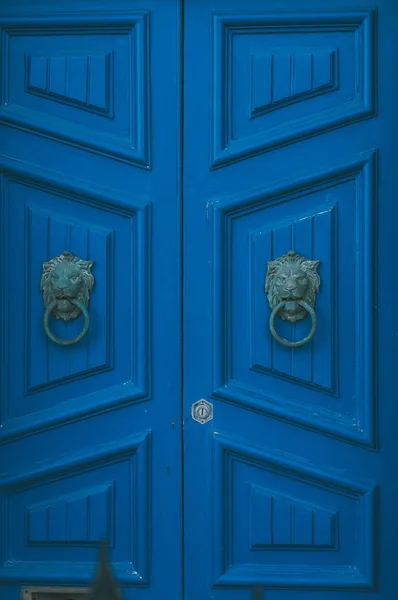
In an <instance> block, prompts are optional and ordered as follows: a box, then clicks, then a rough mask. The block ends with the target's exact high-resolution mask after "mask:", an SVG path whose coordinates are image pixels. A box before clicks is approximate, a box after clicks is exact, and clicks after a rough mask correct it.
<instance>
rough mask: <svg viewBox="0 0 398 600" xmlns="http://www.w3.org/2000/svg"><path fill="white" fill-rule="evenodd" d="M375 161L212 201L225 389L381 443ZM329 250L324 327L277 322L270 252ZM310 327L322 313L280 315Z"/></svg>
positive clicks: (283, 413)
mask: <svg viewBox="0 0 398 600" xmlns="http://www.w3.org/2000/svg"><path fill="white" fill-rule="evenodd" d="M374 168H375V160H374V157H373V155H369V156H368V157H367V158H365V159H364V160H362V159H361V160H359V161H358V162H357V163H352V164H349V165H341V166H336V167H333V168H331V169H330V170H329V171H325V172H324V173H319V174H318V175H316V174H315V175H313V176H309V177H305V178H302V179H301V180H295V182H292V185H291V187H289V185H286V184H283V185H281V186H275V188H273V189H268V190H265V191H264V193H263V195H261V194H257V195H256V196H255V197H250V196H249V197H242V198H239V199H234V200H233V201H231V202H228V200H225V201H224V202H223V203H222V202H218V203H217V204H214V205H211V206H212V217H213V219H214V225H215V226H214V228H213V233H214V246H213V247H214V255H213V259H214V278H213V281H214V290H213V294H214V296H213V297H214V302H213V306H214V315H213V327H214V329H215V331H216V336H215V338H214V339H215V345H214V354H213V356H214V358H213V362H214V366H215V368H214V371H213V372H214V392H213V393H214V395H215V396H217V397H219V398H222V399H225V400H226V401H228V402H233V403H237V404H238V405H240V406H243V407H246V408H254V409H255V410H256V411H260V412H264V413H266V414H272V415H275V416H278V417H279V418H283V419H286V420H288V421H292V422H295V423H300V424H302V425H303V426H306V427H310V428H311V429H315V430H318V431H322V432H324V433H328V434H329V435H333V436H335V437H337V438H341V439H349V440H351V441H355V442H358V443H361V444H365V445H368V444H370V445H373V444H374V443H375V426H376V424H375V397H374V377H375V364H374V358H373V343H372V342H371V340H373V335H374V331H373V329H374V320H373V301H372V297H373V293H374V281H373V265H374V263H375V245H374V214H375V213H374V211H375V205H374ZM290 250H293V251H295V252H297V253H299V254H300V255H303V256H305V257H307V258H309V259H312V260H318V261H320V264H319V267H318V273H319V275H320V281H321V283H320V290H319V294H316V299H315V312H316V316H317V330H316V333H315V335H314V337H313V339H312V340H311V341H309V342H308V343H306V344H305V345H303V346H301V347H298V348H289V347H286V346H284V345H282V344H281V343H280V342H278V341H277V340H276V339H274V337H273V336H272V334H271V330H270V323H269V319H270V313H271V309H270V306H269V302H268V298H267V295H266V292H265V278H266V273H267V263H268V262H269V261H271V260H275V259H276V258H278V257H281V256H283V255H285V254H286V253H287V252H289V251H290ZM275 327H276V330H277V331H278V333H279V335H280V336H282V337H283V338H285V339H286V340H288V341H292V342H297V341H300V340H302V339H304V338H305V337H306V336H307V335H308V333H309V331H310V327H311V318H310V316H307V317H306V318H304V319H303V320H302V321H300V322H298V323H296V324H292V323H289V322H288V321H283V320H282V319H281V318H279V316H276V318H275Z"/></svg>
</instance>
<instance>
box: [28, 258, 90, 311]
mask: <svg viewBox="0 0 398 600" xmlns="http://www.w3.org/2000/svg"><path fill="white" fill-rule="evenodd" d="M60 263H64V264H65V265H71V266H73V267H74V269H77V271H78V273H79V277H81V278H82V280H83V282H82V283H83V284H82V285H81V286H80V290H79V292H78V294H77V296H76V298H75V300H77V301H78V302H80V303H81V304H83V305H84V306H85V307H87V306H88V303H89V299H90V292H91V291H92V289H93V287H94V276H93V275H92V273H91V268H92V266H93V265H94V261H91V260H83V259H81V258H78V257H77V256H74V255H73V254H71V253H70V252H62V254H60V255H59V256H56V257H55V258H52V259H51V260H50V261H48V262H45V263H43V274H42V277H41V280H40V290H41V292H43V300H44V304H45V306H46V307H47V306H49V304H51V303H52V302H54V301H56V297H55V293H54V288H53V282H52V278H51V274H52V272H53V271H54V269H55V267H56V266H57V265H59V264H60ZM79 312H80V311H79V309H77V313H79ZM74 316H75V315H74V314H73V313H72V314H71V315H70V318H74ZM63 318H65V317H63Z"/></svg>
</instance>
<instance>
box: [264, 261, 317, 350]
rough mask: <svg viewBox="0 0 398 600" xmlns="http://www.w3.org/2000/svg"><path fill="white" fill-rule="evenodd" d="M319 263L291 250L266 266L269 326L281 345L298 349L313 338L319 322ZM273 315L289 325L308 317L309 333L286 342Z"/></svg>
mask: <svg viewBox="0 0 398 600" xmlns="http://www.w3.org/2000/svg"><path fill="white" fill-rule="evenodd" d="M319 263H320V261H319V260H310V259H308V258H305V257H304V256H301V255H300V254H297V253H296V252H294V251H293V250H290V251H289V252H288V253H287V254H284V255H283V256H281V257H279V258H277V259H276V260H271V261H269V262H268V263H267V277H266V280H265V293H266V294H267V297H268V302H269V305H270V308H271V315H270V318H269V327H270V331H271V334H272V336H273V337H274V338H275V339H276V341H277V342H279V343H280V344H282V346H286V347H288V348H299V347H300V346H304V344H307V342H309V341H310V340H311V339H312V338H313V337H314V335H315V332H316V329H317V325H318V321H317V317H316V313H315V310H314V308H315V300H316V295H317V294H318V293H319V288H320V284H321V280H320V277H319V275H318V273H317V268H318V266H319ZM276 315H278V316H279V317H280V318H281V319H283V320H284V321H289V322H290V323H297V321H301V320H302V319H304V318H305V317H306V316H307V315H309V316H310V317H311V321H312V326H311V331H310V333H309V334H308V335H307V336H306V337H305V338H303V339H302V340H299V341H298V342H291V341H289V340H285V339H284V338H282V337H281V336H280V335H279V334H278V333H277V331H276V329H275V317H276Z"/></svg>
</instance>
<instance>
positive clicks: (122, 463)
mask: <svg viewBox="0 0 398 600" xmlns="http://www.w3.org/2000/svg"><path fill="white" fill-rule="evenodd" d="M149 461H150V435H149V434H142V435H141V434H139V435H136V436H134V437H131V438H128V439H122V440H119V441H118V442H114V443H112V444H108V445H102V446H101V447H94V448H90V449H88V450H87V451H85V452H83V453H81V454H78V455H74V456H73V457H69V456H63V457H61V458H60V459H57V460H53V461H52V462H51V464H50V463H46V464H44V465H42V466H40V468H39V469H38V470H32V471H28V472H27V473H24V474H23V475H17V476H15V477H12V476H11V477H9V478H6V479H3V481H2V486H1V499H2V504H3V510H2V519H3V521H2V524H1V529H2V531H3V532H4V539H5V540H6V546H5V556H4V562H3V564H2V565H1V567H0V580H1V581H3V582H4V581H12V580H14V579H17V580H18V581H20V580H25V581H26V580H29V581H32V582H47V581H49V582H51V581H52V580H53V579H52V578H53V573H54V572H55V571H56V573H57V582H59V583H61V582H64V583H72V582H73V583H74V582H76V581H78V582H80V583H88V582H91V581H92V576H93V572H94V571H95V567H96V564H97V560H98V556H97V553H98V543H99V542H101V541H104V540H106V541H107V542H108V544H109V546H110V548H112V561H113V568H114V570H115V576H116V578H117V580H118V581H119V582H121V583H123V584H125V585H135V584H139V585H142V584H143V583H146V582H147V581H148V579H147V578H148V575H149V574H148V570H147V569H148V557H149V546H148V534H149V531H150V514H151V513H150V475H149V474H150V462H149ZM118 490H119V491H118ZM120 490H123V493H120ZM126 530H128V531H129V535H128V536H126V535H125V532H126ZM132 540H134V542H132Z"/></svg>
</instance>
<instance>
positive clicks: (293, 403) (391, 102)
mask: <svg viewBox="0 0 398 600" xmlns="http://www.w3.org/2000/svg"><path fill="white" fill-rule="evenodd" d="M328 8H329V9H331V8H333V10H328ZM184 19H185V34H184V40H185V59H184V61H185V62H184V72H185V78H184V86H185V88H184V107H185V119H184V125H185V128H184V149H185V152H184V182H185V188H184V189H185V196H184V207H185V208H184V310H185V312H184V335H185V348H186V352H185V367H184V418H185V434H184V435H185V445H184V465H185V470H184V486H185V511H184V514H185V529H184V538H185V590H186V592H185V593H186V596H187V597H188V598H191V597H192V598H193V597H201V598H210V597H211V598H216V599H220V600H222V599H223V598H228V600H229V599H230V598H235V597H236V598H240V599H244V600H246V599H247V598H253V599H260V598H261V599H263V600H274V599H275V600H277V599H278V600H282V599H285V598H286V599H290V598H294V599H295V600H298V599H300V600H301V598H307V596H308V592H309V591H311V592H312V596H313V597H314V598H322V599H323V598H325V597H326V595H327V597H328V598H330V599H331V600H334V599H335V598H336V599H337V598H341V597H345V596H347V597H348V596H349V597H350V598H351V597H355V598H358V599H360V598H361V599H365V598H368V597H369V592H371V593H370V596H372V598H373V597H374V598H380V599H381V598H387V597H390V596H391V597H393V595H394V593H395V589H396V582H395V578H394V576H393V568H392V565H393V563H394V551H393V547H394V543H393V541H392V540H393V534H392V530H393V531H396V527H397V519H396V510H395V507H394V502H393V498H394V495H395V493H396V486H397V484H396V481H395V480H394V479H393V477H392V469H393V464H394V463H393V457H394V456H395V454H396V452H397V447H396V442H395V435H394V432H393V425H392V423H393V421H394V418H395V417H396V416H397V408H396V403H395V400H394V396H395V386H394V382H393V379H392V373H393V351H394V350H395V352H396V350H397V347H396V341H395V340H396V329H397V327H396V324H395V322H394V318H393V315H394V314H393V300H392V296H391V294H394V292H395V288H396V284H395V283H393V282H392V280H391V273H392V272H393V258H392V255H391V251H390V250H389V248H390V247H391V245H392V243H393V227H391V226H390V223H392V219H396V217H397V208H396V203H395V202H394V200H393V198H394V192H393V189H394V165H393V159H392V157H393V155H394V153H395V152H394V149H395V142H394V140H395V139H396V133H397V129H398V121H397V117H396V103H397V100H398V86H397V84H396V83H395V81H394V82H391V78H390V72H391V69H392V68H396V67H397V62H398V60H397V59H398V55H397V52H396V48H395V46H392V44H391V42H389V40H390V39H391V37H392V32H393V31H395V29H396V27H397V24H398V11H397V10H396V8H392V6H391V4H390V3H388V2H387V1H384V0H380V1H379V2H377V3H376V4H374V3H373V4H369V3H366V2H365V4H364V3H363V2H357V1H356V0H352V2H351V3H350V5H349V7H347V5H346V4H344V3H343V2H337V3H336V2H335V3H334V4H333V7H332V6H330V7H327V6H326V7H325V6H324V4H322V6H321V3H320V2H317V1H316V0H308V1H306V2H304V4H303V3H301V4H300V9H299V10H298V9H297V3H295V2H293V1H290V0H286V1H285V2H283V3H282V4H281V3H280V2H270V3H267V6H266V7H265V6H264V2H260V1H256V0H249V2H245V3H242V2H238V1H237V0H236V1H234V0H216V1H215V2H212V3H211V5H210V3H208V4H207V5H205V4H204V3H199V2H195V1H194V0H188V1H187V2H186V3H185V13H184ZM377 50H378V54H377V55H376V51H377ZM376 56H377V57H378V58H377V60H376ZM387 57H388V63H387ZM376 75H377V76H376ZM209 100H210V101H209ZM193 140H194V143H193ZM379 173H380V176H379V175H378V174H379ZM290 250H294V251H295V252H296V253H299V254H300V255H303V256H304V257H306V258H307V259H309V260H313V261H320V263H319V267H318V274H319V276H320V290H319V294H316V302H315V312H316V316H317V320H318V328H317V331H316V333H315V336H314V338H313V340H312V341H310V342H308V343H307V344H305V345H304V346H302V347H298V348H288V347H285V346H283V345H281V344H280V343H279V342H277V341H276V340H275V339H274V338H273V336H272V335H271V332H270V328H269V319H270V313H271V310H270V307H269V304H268V300H267V295H266V293H265V284H266V275H267V263H269V262H270V261H275V260H276V259H278V258H279V257H281V256H283V255H285V254H286V253H288V252H289V251H290ZM275 326H276V329H277V331H278V333H279V334H280V335H281V336H282V337H283V338H285V339H287V340H291V341H296V342H297V341H299V340H301V339H303V338H304V337H305V336H306V335H307V334H308V333H309V331H310V326H311V325H310V319H309V318H305V319H303V320H302V321H300V322H298V323H297V324H291V323H290V322H288V321H282V320H281V319H280V318H279V316H276V317H275ZM199 399H204V400H206V401H209V402H210V403H212V405H213V419H212V420H211V421H208V422H207V423H205V424H201V423H200V422H197V421H195V420H194V419H193V418H192V417H191V405H192V403H194V402H196V401H198V400H199ZM381 516H382V518H381ZM300 590H302V591H301V592H300ZM326 592H327V594H325V593H326Z"/></svg>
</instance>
